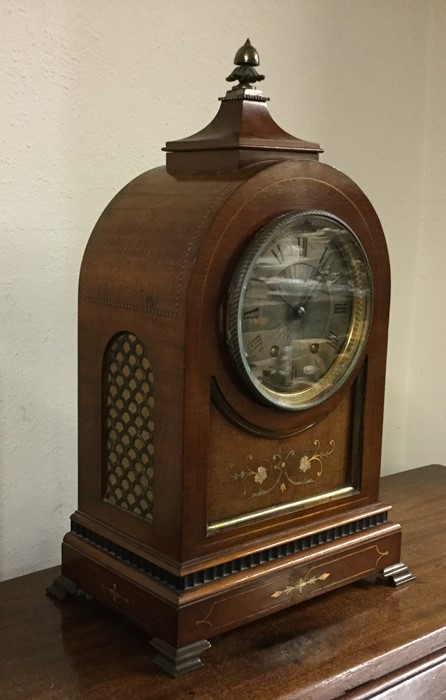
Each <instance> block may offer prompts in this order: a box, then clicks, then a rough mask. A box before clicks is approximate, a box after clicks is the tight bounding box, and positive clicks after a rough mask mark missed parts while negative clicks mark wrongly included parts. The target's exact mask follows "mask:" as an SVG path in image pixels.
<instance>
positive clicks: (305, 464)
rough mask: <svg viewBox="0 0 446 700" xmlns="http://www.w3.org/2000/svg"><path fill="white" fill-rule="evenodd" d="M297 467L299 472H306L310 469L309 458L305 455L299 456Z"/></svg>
mask: <svg viewBox="0 0 446 700" xmlns="http://www.w3.org/2000/svg"><path fill="white" fill-rule="evenodd" d="M299 469H300V471H301V472H307V471H308V470H309V469H311V459H310V458H309V457H308V456H307V455H304V456H303V457H301V460H300V462H299Z"/></svg>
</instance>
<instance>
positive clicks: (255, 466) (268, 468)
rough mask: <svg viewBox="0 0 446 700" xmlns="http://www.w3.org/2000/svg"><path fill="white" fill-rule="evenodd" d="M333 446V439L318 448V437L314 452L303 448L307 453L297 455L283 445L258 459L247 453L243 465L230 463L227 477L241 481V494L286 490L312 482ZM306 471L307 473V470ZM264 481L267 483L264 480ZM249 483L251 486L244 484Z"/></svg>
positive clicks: (259, 493)
mask: <svg viewBox="0 0 446 700" xmlns="http://www.w3.org/2000/svg"><path fill="white" fill-rule="evenodd" d="M334 449H335V441H334V440H330V441H329V444H328V449H326V450H321V443H320V441H319V440H315V441H314V452H308V450H305V452H306V454H304V455H303V456H302V457H299V456H298V455H297V454H296V451H295V450H288V451H287V452H286V451H285V450H282V449H280V450H279V451H278V452H275V453H274V454H273V455H271V456H270V457H262V458H261V459H259V458H255V457H254V456H253V455H252V454H249V455H248V456H247V457H246V462H245V465H244V467H243V468H242V469H237V467H236V465H234V464H229V465H228V467H227V469H226V471H227V474H228V476H229V478H230V479H234V480H239V481H241V482H243V484H244V487H243V490H242V495H243V496H248V497H249V498H259V497H261V496H265V495H266V494H268V493H271V492H272V491H274V490H275V489H276V490H279V491H281V492H282V493H285V491H287V490H288V488H289V487H290V486H291V487H293V486H304V485H306V484H315V483H316V479H317V478H318V477H320V476H321V475H322V471H323V460H325V458H326V457H329V456H330V455H331V454H332V453H333V451H334ZM301 454H302V453H301ZM310 470H311V471H310ZM307 472H309V473H308V474H307ZM265 481H266V484H264V482H265ZM249 483H250V484H251V489H250V488H247V485H248V484H249Z"/></svg>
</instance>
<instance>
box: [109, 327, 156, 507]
mask: <svg viewBox="0 0 446 700" xmlns="http://www.w3.org/2000/svg"><path fill="white" fill-rule="evenodd" d="M105 362H106V364H105V382H106V386H105V401H106V405H105V445H106V448H105V470H106V473H105V495H104V500H106V501H108V503H112V504H113V505H116V506H119V507H120V508H124V509H125V510H128V511H129V512H130V513H133V515H137V516H140V517H142V518H145V519H147V520H152V519H153V479H154V472H153V457H154V446H153V435H154V428H155V423H154V416H153V414H154V407H155V396H154V382H153V371H152V368H151V366H150V362H149V360H148V359H147V356H146V353H145V349H144V346H143V343H142V342H141V341H140V340H139V339H138V338H137V337H136V336H135V335H133V334H131V333H120V334H119V335H118V336H116V337H115V338H114V339H113V340H112V342H111V344H110V346H109V348H108V351H107V356H106V361H105Z"/></svg>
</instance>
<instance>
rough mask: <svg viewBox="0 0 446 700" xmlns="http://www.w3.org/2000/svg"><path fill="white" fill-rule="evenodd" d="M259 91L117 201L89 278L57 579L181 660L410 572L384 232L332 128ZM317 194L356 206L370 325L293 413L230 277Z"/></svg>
mask: <svg viewBox="0 0 446 700" xmlns="http://www.w3.org/2000/svg"><path fill="white" fill-rule="evenodd" d="M239 87H240V86H239ZM245 92H246V90H245V89H244V88H243V90H242V95H241V96H240V95H239V93H240V90H239V91H238V92H237V91H236V95H235V96H234V97H233V96H232V95H231V96H230V98H228V99H229V100H230V101H228V102H225V101H223V103H222V106H221V109H220V113H219V114H220V117H221V118H220V122H219V117H218V116H217V118H216V120H214V122H213V123H212V124H211V127H212V128H211V127H208V130H206V129H205V130H204V131H203V132H201V133H202V134H204V136H200V134H199V135H198V138H197V137H191V139H185V140H184V143H183V142H181V141H180V142H172V143H171V144H170V145H169V144H168V147H169V148H170V150H171V151H172V152H171V153H168V159H167V169H166V168H164V167H160V168H156V169H153V170H150V171H148V172H146V173H144V174H142V175H141V176H139V177H137V178H136V179H135V180H133V181H132V182H130V183H129V184H128V185H127V186H126V187H124V189H123V190H122V191H121V192H120V193H119V194H118V195H117V196H116V197H115V198H114V199H113V200H112V202H111V203H110V204H109V206H108V207H107V208H106V209H105V211H104V213H103V214H102V216H101V218H100V219H99V221H98V223H97V225H96V227H95V229H94V231H93V233H92V235H91V238H90V240H89V243H88V245H87V249H86V252H85V256H84V260H83V264H82V269H81V275H80V284H79V504H78V510H77V511H76V513H74V514H73V516H72V518H71V531H70V532H69V533H68V534H67V535H66V536H65V538H64V543H63V546H62V577H61V578H60V579H59V580H58V581H56V582H55V584H54V585H53V587H52V591H51V592H52V593H53V594H55V595H57V596H59V597H63V596H64V594H65V592H67V591H69V592H74V591H75V590H76V588H77V587H79V588H80V589H82V590H83V591H85V592H87V593H89V594H90V595H92V596H93V597H95V598H97V599H98V600H100V601H102V602H103V603H104V604H106V605H109V606H110V607H112V608H114V609H116V610H117V611H119V612H121V613H123V614H125V615H127V616H128V617H129V618H131V619H132V620H134V621H135V622H136V623H137V624H139V625H141V626H142V627H144V628H145V629H147V630H148V631H149V632H150V634H151V635H154V636H156V638H157V639H156V640H155V641H154V644H155V646H157V648H159V649H160V652H161V657H160V660H159V662H160V663H161V664H162V665H163V666H164V667H165V668H167V670H169V671H170V672H171V673H173V674H178V673H181V672H184V671H186V670H189V669H191V668H194V667H196V666H197V665H199V663H200V660H199V653H200V651H202V650H203V649H205V648H206V646H207V645H208V642H207V640H206V638H207V637H211V636H214V635H216V634H219V633H220V632H222V631H224V630H226V629H230V628H231V627H235V626H237V625H240V624H243V623H244V622H247V621H249V620H251V619H254V618H256V617H260V616H262V615H267V614H269V613H271V612H273V611H274V610H278V609H280V608H284V607H286V606H288V605H293V604H296V603H297V602H300V601H301V600H303V599H305V598H306V597H308V596H313V595H318V594H320V593H322V592H324V591H326V590H330V589H332V588H335V587H337V586H340V585H344V584H346V583H348V582H350V581H353V580H357V579H360V578H362V577H364V576H366V575H370V574H378V573H379V572H382V571H384V572H385V573H386V574H388V573H389V572H390V573H392V574H394V581H397V582H401V581H405V580H408V579H409V578H410V574H409V573H408V571H407V569H406V568H405V567H404V566H403V565H401V564H400V563H399V562H400V541H401V529H400V527H399V525H398V524H396V523H392V522H391V521H389V520H388V511H389V506H385V505H383V504H381V503H380V502H379V500H378V482H379V472H380V456H381V455H380V453H381V438H382V420H383V402H384V381H385V365H386V347H387V327H388V315H389V297H390V273H389V260H388V254H387V248H386V243H385V238H384V234H383V232H382V229H381V226H380V223H379V220H378V218H377V215H376V213H375V211H374V209H373V207H372V206H371V204H370V202H369V200H368V199H367V197H366V196H365V195H364V194H363V192H362V191H361V190H360V189H359V187H358V186H357V185H355V184H354V183H353V182H352V180H350V179H349V178H348V177H347V176H345V175H343V174H342V173H340V172H339V171H337V170H335V169H334V168H331V167H330V166H328V165H324V164H322V163H320V162H318V160H317V158H318V152H319V151H320V150H321V149H320V148H319V147H318V146H317V144H309V143H307V142H302V141H300V140H298V139H294V140H293V137H290V136H289V135H287V134H285V132H283V131H281V130H280V129H279V127H277V125H275V124H274V122H272V120H271V118H270V117H269V115H268V110H267V108H266V105H265V104H264V102H262V101H261V99H260V98H259V97H258V96H254V97H253V96H252V95H250V94H245ZM248 93H249V90H248ZM259 100H260V102H259ZM237 120H238V121H239V122H240V124H239V137H238V138H239V140H238V142H236V143H232V140H233V132H232V129H233V124H234V123H235V122H236V121H237ZM216 124H217V125H216ZM265 124H266V126H265ZM271 124H272V125H273V126H271ZM247 125H248V126H247ZM219 129H220V131H219ZM256 129H257V132H256ZM209 134H210V136H209ZM243 134H245V135H243ZM175 144H176V145H175ZM197 144H198V145H197ZM175 149H176V151H175ZM188 150H189V152H188ZM169 156H170V158H169ZM314 211H317V212H326V213H327V214H328V215H330V216H333V217H336V218H337V219H340V220H341V221H342V222H344V224H345V225H346V226H347V227H348V228H349V229H351V231H353V232H354V234H355V235H356V237H357V239H358V241H359V242H360V244H361V246H362V248H363V250H364V252H365V255H366V258H367V260H368V264H369V266H370V271H371V277H372V280H373V314H372V319H371V325H370V332H369V335H368V338H367V341H366V342H365V344H364V347H363V352H362V356H361V358H360V361H359V362H358V365H357V366H356V369H355V371H354V372H353V373H352V374H351V376H349V377H348V379H347V380H346V381H345V383H344V384H343V385H342V386H341V388H340V389H338V390H337V391H336V392H335V393H334V394H333V395H331V396H330V397H329V398H327V399H326V400H325V401H323V402H322V403H320V404H318V405H315V406H312V407H310V408H308V409H306V410H300V411H289V410H280V409H278V408H277V407H274V406H272V405H266V404H265V403H262V402H260V401H259V400H258V399H257V398H256V397H255V396H254V395H253V393H252V392H250V390H249V387H248V386H247V385H246V383H245V382H244V381H243V379H242V377H241V376H240V373H239V372H238V370H237V367H236V366H235V364H234V362H233V359H232V358H231V356H230V352H229V349H228V346H227V338H226V328H225V318H226V304H227V299H228V289H229V287H230V284H231V280H232V278H233V274H234V270H235V269H236V267H237V264H238V261H239V259H240V257H241V256H242V255H243V254H244V251H246V249H247V246H249V244H250V242H251V241H252V240H253V239H254V238H255V236H256V234H257V233H258V232H259V231H260V230H261V229H262V228H263V227H264V226H265V225H266V224H268V223H269V222H271V221H272V220H274V219H276V218H277V217H280V216H282V215H284V214H287V213H289V212H314Z"/></svg>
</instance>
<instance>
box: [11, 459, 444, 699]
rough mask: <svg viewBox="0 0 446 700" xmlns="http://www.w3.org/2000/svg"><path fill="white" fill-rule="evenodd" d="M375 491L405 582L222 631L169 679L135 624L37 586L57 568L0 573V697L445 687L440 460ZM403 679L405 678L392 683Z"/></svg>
mask: <svg viewBox="0 0 446 700" xmlns="http://www.w3.org/2000/svg"><path fill="white" fill-rule="evenodd" d="M381 498H382V500H383V501H384V502H387V503H392V504H393V506H394V509H393V519H394V520H397V521H399V522H400V523H401V524H402V526H403V556H402V558H403V561H404V563H405V564H407V565H408V566H409V567H410V569H411V571H412V573H413V574H415V576H416V580H415V581H413V582H411V583H409V584H407V585H405V586H401V587H399V588H391V587H387V586H381V585H375V584H372V583H370V582H365V581H361V582H359V583H355V584H351V585H349V586H346V587H344V588H341V589H338V590H335V591H332V592H331V593H327V594H325V595H323V596H321V597H319V598H314V599H312V600H309V601H307V602H305V603H303V604H301V605H298V606H296V607H294V608H290V609H288V610H285V611H283V612H279V613H276V614H275V615H272V616H270V617H269V618H265V619H263V620H260V621H257V622H253V623H251V624H248V625H246V626H245V627H243V628H241V629H238V630H235V631H232V632H228V633H226V634H223V635H221V636H220V637H217V638H215V639H214V640H213V642H212V648H211V649H209V651H207V652H206V654H205V655H204V663H205V665H204V667H203V668H202V669H199V670H198V671H194V672H192V673H190V674H187V675H185V676H183V677H180V678H177V679H172V678H169V677H167V676H166V675H164V674H163V672H162V671H161V670H160V669H159V668H158V667H156V666H155V665H153V664H152V659H153V657H154V655H155V651H154V650H152V649H151V647H150V645H149V643H148V638H147V635H146V634H145V633H144V632H143V631H141V630H139V629H138V628H136V627H135V626H134V625H133V624H131V623H129V622H126V620H124V619H123V618H122V617H120V616H118V615H116V614H113V613H111V612H109V611H108V610H107V609H105V608H103V607H102V606H100V605H99V604H97V603H95V602H94V601H92V600H86V599H85V598H84V597H80V596H79V597H76V598H75V599H72V600H71V601H69V602H67V603H58V602H56V601H54V600H53V599H51V598H49V597H47V596H46V595H45V588H46V586H48V585H49V584H50V583H51V582H52V580H53V579H54V577H55V576H56V574H57V571H58V570H57V568H53V569H46V570H44V571H40V572H38V573H34V574H30V575H28V576H23V577H21V578H18V579H12V580H10V581H6V582H3V583H1V584H0V698H1V699H2V700H4V699H6V700H9V699H11V700H15V699H16V698H23V699H25V700H29V699H39V700H52V699H53V698H54V699H55V698H57V699H59V700H60V699H62V700H70V699H74V698H88V699H91V700H101V699H102V698H104V699H106V700H108V699H110V700H112V699H113V700H115V699H116V700H133V699H135V700H136V698H138V699H140V698H154V699H155V700H171V699H175V698H186V699H188V698H194V699H195V700H214V699H215V700H228V699H231V700H245V699H246V700H248V698H249V700H269V699H273V698H274V699H277V698H282V699H285V698H286V699H287V700H291V699H293V700H294V699H296V700H299V699H301V700H302V699H303V698H305V699H308V700H329V699H332V698H338V697H341V696H342V697H343V698H346V699H347V698H348V699H349V700H350V699H351V700H353V699H354V698H355V699H359V698H371V697H383V698H384V697H385V698H389V700H390V699H392V700H394V699H396V698H406V699H407V700H408V699H409V698H410V699H411V700H412V698H423V700H424V698H434V699H435V700H437V699H438V698H440V697H446V682H445V683H443V681H442V680H441V678H440V676H441V673H439V672H437V671H438V669H440V668H444V666H443V667H442V666H441V662H442V661H445V660H446V583H445V574H446V544H445V543H446V539H445V530H446V468H445V467H441V466H438V465H432V466H429V467H422V468H420V469H414V470H412V471H409V472H405V473H402V474H395V475H392V476H388V477H385V478H383V479H382V482H381ZM404 678H406V679H409V681H408V683H409V686H408V687H410V689H409V690H407V689H406V690H404V691H401V690H398V688H400V687H402V686H400V685H398V683H399V682H400V681H401V679H403V680H404ZM439 679H440V680H439ZM404 687H405V688H406V686H404ZM383 689H384V690H383ZM344 693H345V695H344ZM379 693H384V694H379ZM398 693H400V694H398ZM401 693H403V694H401Z"/></svg>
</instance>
